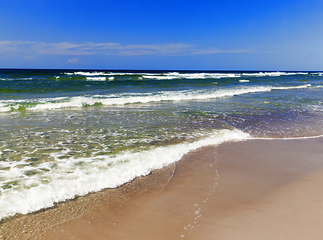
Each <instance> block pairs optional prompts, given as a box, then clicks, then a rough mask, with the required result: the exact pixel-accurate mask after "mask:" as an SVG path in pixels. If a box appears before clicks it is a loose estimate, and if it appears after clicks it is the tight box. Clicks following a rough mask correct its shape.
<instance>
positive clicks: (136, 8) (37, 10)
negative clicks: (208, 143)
mask: <svg viewBox="0 0 323 240" xmlns="http://www.w3.org/2000/svg"><path fill="white" fill-rule="evenodd" d="M0 68H82V69H86V68H87V69H169V70H174V69H183V70H184V69H192V70H193V69H209V70H292V71H293V70H316V71H320V70H323V1H322V0H294V1H291V0H287V1H284V0H280V1H276V0H271V1H267V0H264V1H259V0H258V1H250V0H246V1H223V0H222V1H218V0H213V1H207V0H199V1H196V0H190V1H184V0H172V1H170V0H164V1H145V0H137V1H130V0H118V1H115V0H114V1H109V0H105V1H103V0H92V1H84V0H83V1H82V0H64V1H63V0H55V1H54V0H29V1H26V0H1V1H0Z"/></svg>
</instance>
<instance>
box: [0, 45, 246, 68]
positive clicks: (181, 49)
mask: <svg viewBox="0 0 323 240" xmlns="http://www.w3.org/2000/svg"><path fill="white" fill-rule="evenodd" d="M0 52H2V53H6V52H7V53H10V52H11V53H12V52H16V53H22V54H26V55H27V54H28V55H36V54H38V55H72V56H82V55H97V54H101V55H119V56H135V55H168V56H169V55H194V54H216V53H225V52H226V53H232V52H246V51H244V50H221V49H217V48H211V49H205V48H198V47H195V46H194V45H192V44H187V43H163V44H129V45H122V44H120V43H110V42H107V43H94V42H86V43H70V42H60V43H44V42H31V41H0ZM76 59H77V58H73V59H70V60H69V61H68V62H69V63H72V62H74V63H75V61H76Z"/></svg>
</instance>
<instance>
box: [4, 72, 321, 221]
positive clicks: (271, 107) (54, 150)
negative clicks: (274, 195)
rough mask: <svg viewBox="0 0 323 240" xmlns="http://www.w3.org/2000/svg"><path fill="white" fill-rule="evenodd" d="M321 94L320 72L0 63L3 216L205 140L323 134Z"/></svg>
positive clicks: (109, 181)
mask: <svg viewBox="0 0 323 240" xmlns="http://www.w3.org/2000/svg"><path fill="white" fill-rule="evenodd" d="M322 93H323V74H322V73H319V72H201V71H200V72H192V71H189V72H167V71H102V70H100V71H89V70H86V71H85V70H82V71H81V70H0V218H5V217H9V216H13V215H15V214H19V213H22V214H24V213H28V212H33V211H37V210H39V209H41V208H45V207H50V206H52V205H53V204H54V203H55V202H59V201H63V200H66V199H70V198H73V197H75V196H77V195H84V194H87V193H89V192H92V191H99V190H101V189H103V188H108V187H117V186H119V185H121V184H123V183H125V182H127V181H130V180H132V179H133V178H135V177H136V176H140V175H145V174H148V173H149V172H150V171H151V170H153V169H156V168H161V167H163V166H165V165H167V164H169V163H171V162H176V161H178V160H179V159H180V158H181V157H182V156H183V154H185V153H187V152H188V151H190V150H192V149H196V148H198V147H201V146H204V145H208V144H219V143H221V142H224V141H229V140H242V139H246V138H250V137H253V138H259V137H261V138H291V137H312V136H320V135H322V134H323V131H322V124H323V121H322V120H323V118H322V116H323V111H322V110H323V107H322V96H323V94H322Z"/></svg>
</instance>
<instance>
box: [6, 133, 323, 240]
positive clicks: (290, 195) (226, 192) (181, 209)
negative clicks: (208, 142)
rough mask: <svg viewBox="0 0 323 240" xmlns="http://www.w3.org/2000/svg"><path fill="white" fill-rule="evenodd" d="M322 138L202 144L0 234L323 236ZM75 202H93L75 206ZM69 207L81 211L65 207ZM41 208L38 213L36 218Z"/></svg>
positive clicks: (71, 236)
mask: <svg viewBox="0 0 323 240" xmlns="http://www.w3.org/2000/svg"><path fill="white" fill-rule="evenodd" d="M322 144H323V139H322V138H318V139H300V140H248V141H244V142H230V143H225V144H222V145H220V146H219V147H216V146H210V147H204V148H201V149H199V150H196V151H193V152H191V153H189V154H187V155H185V156H184V158H183V159H182V161H180V162H179V163H178V164H177V167H176V171H175V174H174V176H173V177H172V175H173V170H174V166H170V167H168V168H165V169H164V170H160V171H157V172H156V173H154V174H155V175H154V174H152V175H150V176H148V177H146V178H139V179H137V180H136V181H134V182H132V183H129V184H127V185H125V186H123V188H118V190H106V191H102V192H100V193H97V194H92V195H89V196H86V197H82V198H79V199H77V200H76V201H70V202H66V203H64V204H61V205H59V206H58V207H57V208H54V209H50V210H47V211H44V212H41V213H38V214H33V215H27V216H23V217H19V218H17V219H15V220H12V221H9V222H7V223H5V224H2V226H1V230H2V236H6V237H7V239H14V237H18V239H36V237H42V239H49V240H51V239H80V240H82V239H97V240H100V239H133V240H136V239H186V238H190V239H198V240H200V239H201V240H202V239H203V240H204V239H220V240H224V239H230V240H231V239H321V238H323V230H322V229H323V228H322V227H321V225H322V223H323V220H322V218H323V191H322V190H323V189H322V188H323V187H322V186H323V148H322ZM171 177H172V178H171ZM170 178H171V180H170V181H169V179H170ZM143 179H144V180H143ZM156 181H157V182H156ZM133 184H135V185H133ZM134 188H135V189H134ZM125 189H126V190H125ZM109 191H110V193H109ZM111 191H117V193H116V194H115V195H113V194H112V193H111ZM125 192H126V193H125ZM125 196H126V197H125ZM127 196H128V197H127ZM125 198H127V199H125ZM89 199H91V201H90V200H89ZM81 200H83V201H81ZM77 201H80V202H81V203H82V202H88V203H90V204H87V205H82V204H81V203H80V204H81V205H82V206H83V207H73V206H74V205H75V202H77ZM78 204H79V203H78ZM108 204H109V206H107V205H108ZM92 205H93V206H95V207H93V206H92ZM71 206H72V207H71ZM76 206H78V205H77V204H76ZM70 208H71V209H74V208H75V209H79V211H76V212H77V214H75V213H74V212H75V211H74V212H73V211H70V212H71V213H68V209H70ZM55 211H58V212H57V213H56V214H53V212H55ZM66 212H67V213H68V214H66ZM64 213H65V214H64ZM40 215H41V216H42V218H35V216H40ZM60 215H61V217H60ZM53 216H54V218H55V219H57V220H56V222H53V223H51V224H47V225H46V224H43V225H39V226H38V227H36V228H34V229H33V231H34V234H29V235H27V233H24V234H21V232H23V231H26V232H28V231H29V232H30V229H32V228H30V229H28V228H25V229H22V228H21V229H20V228H19V226H20V227H22V226H23V225H26V224H24V223H26V222H28V221H30V219H32V218H35V219H34V220H33V221H34V224H39V220H41V222H47V223H48V222H50V221H49V220H50V219H51V218H53ZM23 221H25V222H23ZM21 222H22V223H21ZM18 223H19V224H20V225H19V224H18ZM15 224H16V225H15ZM12 229H13V230H14V232H15V234H16V235H15V234H12ZM45 231H46V232H45ZM6 234H7V235H6ZM10 234H11V235H10ZM19 234H20V235H19ZM0 235H1V234H0ZM8 236H9V237H8Z"/></svg>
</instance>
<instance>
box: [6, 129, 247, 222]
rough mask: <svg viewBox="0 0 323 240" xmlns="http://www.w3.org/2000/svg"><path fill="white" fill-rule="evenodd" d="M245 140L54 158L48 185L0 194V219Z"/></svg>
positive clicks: (228, 133)
mask: <svg viewBox="0 0 323 240" xmlns="http://www.w3.org/2000/svg"><path fill="white" fill-rule="evenodd" d="M247 138H249V135H248V134H246V133H243V132H241V131H238V130H227V129H223V130H217V131H214V132H213V133H212V134H210V135H209V136H208V137H206V138H204V139H201V140H198V141H195V142H192V143H181V144H177V145H170V146H163V147H156V148H152V149H150V150H147V151H142V152H131V151H130V152H124V153H121V154H119V155H117V156H114V157H111V156H100V157H92V158H73V157H71V158H70V159H68V160H66V159H65V160H64V161H60V159H59V155H57V156H54V157H55V160H56V161H57V162H58V164H57V168H56V169H54V170H51V171H50V172H48V173H47V174H48V175H49V176H50V179H51V180H50V183H48V184H40V185H38V186H37V187H32V188H30V189H23V188H22V189H15V190H12V191H5V192H3V194H2V195H1V196H0V219H2V218H4V217H9V216H13V215H15V214H16V213H22V214H26V213H30V212H34V211H37V210H39V209H42V208H47V207H51V206H53V204H54V203H55V202H60V201H64V200H66V199H71V198H74V197H75V196H79V195H85V194H87V193H90V192H95V191H99V190H102V189H104V188H115V187H118V186H120V185H122V184H124V183H126V182H129V181H131V180H132V179H134V178H135V177H138V176H143V175H147V174H149V173H150V171H152V170H154V169H159V168H162V167H164V166H166V165H168V164H170V163H174V162H176V161H178V160H180V159H181V158H182V157H183V155H184V154H186V153H187V152H189V151H191V150H194V149H197V148H200V147H202V146H206V145H211V144H220V143H223V142H226V141H233V140H236V141H239V140H244V139H247ZM78 162H82V163H83V164H85V165H86V169H83V168H82V167H81V166H80V165H78V164H75V163H78ZM82 166H84V165H82ZM17 171H19V169H17Z"/></svg>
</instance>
